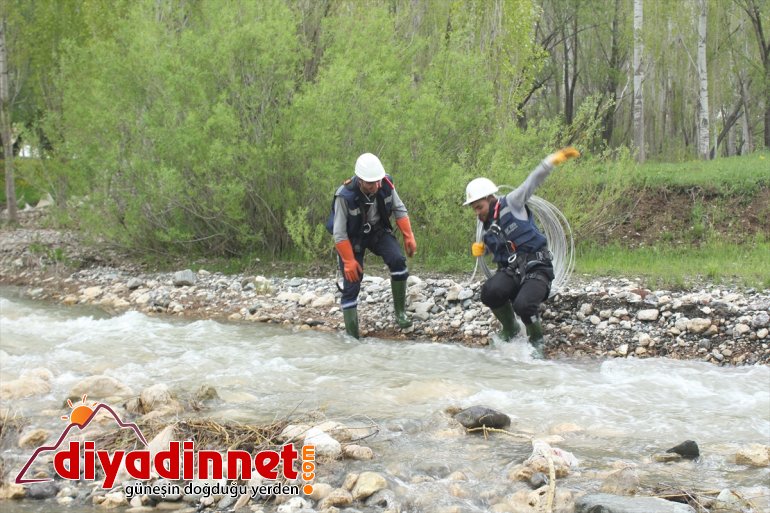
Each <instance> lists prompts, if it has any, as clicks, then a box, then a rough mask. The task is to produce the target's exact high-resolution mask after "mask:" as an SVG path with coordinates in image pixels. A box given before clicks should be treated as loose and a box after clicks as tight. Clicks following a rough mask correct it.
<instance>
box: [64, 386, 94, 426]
mask: <svg viewBox="0 0 770 513" xmlns="http://www.w3.org/2000/svg"><path fill="white" fill-rule="evenodd" d="M86 397H88V395H87V394H83V399H82V400H81V403H82V404H79V405H77V406H75V405H73V404H72V401H70V400H69V399H67V404H68V405H69V407H70V408H72V413H70V414H69V416H67V415H62V420H69V421H70V422H72V423H73V424H77V425H78V426H80V427H83V426H85V423H86V421H87V420H88V418H89V417H90V416H91V414H92V413H93V412H94V409H93V408H92V407H91V406H96V403H93V404H92V405H91V406H88V405H87V404H86Z"/></svg>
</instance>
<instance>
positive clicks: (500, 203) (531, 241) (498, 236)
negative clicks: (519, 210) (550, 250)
mask: <svg viewBox="0 0 770 513" xmlns="http://www.w3.org/2000/svg"><path fill="white" fill-rule="evenodd" d="M490 208H493V211H492V216H490V219H491V220H490V221H487V223H484V229H485V230H486V232H485V233H484V244H485V245H486V247H487V248H489V250H490V251H491V252H492V255H493V258H492V260H494V261H495V262H497V263H498V264H501V265H507V264H508V259H509V258H510V257H511V256H513V254H514V253H517V252H520V253H536V252H537V251H541V250H543V249H544V248H545V247H546V245H547V243H548V241H547V240H546V238H545V235H543V234H542V232H541V231H540V230H539V229H538V227H537V225H536V224H535V218H534V216H533V215H532V211H530V209H529V207H528V206H526V205H525V206H524V208H525V209H526V211H527V215H528V216H529V219H519V218H518V217H514V215H513V213H512V212H511V209H510V208H509V207H508V202H507V200H506V197H505V196H502V197H500V198H498V199H497V203H495V205H494V207H492V206H491V205H490Z"/></svg>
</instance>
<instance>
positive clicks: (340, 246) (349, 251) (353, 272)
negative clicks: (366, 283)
mask: <svg viewBox="0 0 770 513" xmlns="http://www.w3.org/2000/svg"><path fill="white" fill-rule="evenodd" d="M336 246H337V253H339V254H340V258H342V265H343V267H344V268H345V279H346V280H348V281H358V280H360V279H361V274H362V273H363V272H364V270H363V269H361V264H359V263H358V261H357V260H356V257H355V255H354V254H353V245H352V244H350V241H349V240H342V241H339V242H338V243H337V244H336Z"/></svg>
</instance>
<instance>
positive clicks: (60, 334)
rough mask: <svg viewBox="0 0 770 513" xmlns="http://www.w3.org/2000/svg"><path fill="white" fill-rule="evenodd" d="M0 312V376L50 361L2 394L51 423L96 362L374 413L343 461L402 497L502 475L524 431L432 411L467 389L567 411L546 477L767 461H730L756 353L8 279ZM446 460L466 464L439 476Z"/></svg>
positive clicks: (756, 391) (182, 381) (449, 466)
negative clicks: (464, 332) (319, 326)
mask: <svg viewBox="0 0 770 513" xmlns="http://www.w3.org/2000/svg"><path fill="white" fill-rule="evenodd" d="M0 314H1V318H0V349H1V350H2V351H0V370H1V372H2V378H1V379H2V380H4V381H7V380H12V379H15V378H17V377H19V376H20V375H21V374H22V373H23V372H24V371H25V370H29V369H34V368H38V367H44V368H46V369H48V370H50V371H51V373H52V374H53V376H54V378H53V380H52V390H51V392H50V393H48V394H46V395H44V396H36V397H31V398H25V399H21V400H17V401H12V404H9V402H8V401H4V404H3V405H2V406H3V408H8V407H10V408H11V409H12V410H14V411H17V412H19V413H20V414H21V415H23V416H25V417H29V419H30V422H31V424H32V425H34V426H37V427H43V428H46V429H49V430H50V431H51V432H52V433H58V432H59V431H60V430H61V429H62V427H63V426H64V423H63V421H62V420H61V419H60V416H61V415H66V413H67V408H62V401H63V399H64V398H66V397H67V395H68V392H69V390H70V389H71V388H72V386H73V385H75V384H76V383H78V382H79V381H80V380H82V379H83V378H84V377H86V376H89V375H94V374H107V375H109V376H113V377H115V378H117V379H118V380H120V381H121V382H123V383H125V384H126V385H128V386H130V387H131V388H132V389H133V390H134V391H135V392H137V393H138V392H139V391H140V390H142V389H143V388H144V387H147V386H150V385H153V384H156V383H165V384H166V385H168V386H169V387H170V388H171V389H172V390H176V391H186V392H191V391H194V390H196V389H197V388H198V387H199V386H200V385H201V384H202V383H206V384H210V385H212V386H214V387H215V388H216V390H217V392H218V393H219V395H220V397H221V398H222V399H223V401H222V402H221V405H220V406H218V407H217V408H218V409H217V410H213V411H212V410H209V411H206V412H205V414H206V415H207V416H212V417H215V418H218V419H233V420H238V421H242V422H249V423H258V422H263V421H264V422H269V421H273V420H275V419H277V418H284V417H286V416H289V415H291V414H293V413H296V412H307V411H310V410H315V409H320V410H322V411H323V413H324V414H325V416H326V417H327V418H329V419H334V420H339V421H341V422H350V421H355V422H358V423H361V422H367V423H368V422H374V423H376V424H377V425H378V426H379V428H380V430H379V434H378V435H377V436H375V437H373V438H370V439H367V440H366V441H365V442H364V443H365V444H366V445H369V446H370V447H372V448H373V449H374V451H375V454H376V458H375V459H374V460H373V461H366V462H347V460H346V463H345V464H346V465H347V467H345V469H344V471H360V470H365V469H370V470H376V471H380V472H382V473H383V474H386V475H388V476H389V478H390V480H391V489H394V490H395V491H396V493H397V495H398V496H400V497H401V499H402V500H403V501H404V504H406V505H407V509H408V508H412V510H414V511H433V510H438V509H436V508H442V507H448V506H455V507H460V509H461V510H462V511H485V510H486V509H487V508H488V503H487V502H485V501H486V498H489V497H491V496H497V495H505V494H506V493H508V492H509V491H510V487H511V482H510V481H509V480H508V479H507V477H506V475H507V471H508V470H509V469H510V468H511V465H512V464H515V463H520V462H521V461H522V460H523V459H525V458H526V457H527V456H528V455H529V454H530V452H531V445H530V444H529V443H528V442H525V441H522V440H521V439H519V438H515V437H507V436H505V435H496V436H493V437H491V438H490V439H489V440H485V439H484V438H483V437H481V436H457V435H456V434H453V433H454V432H453V431H452V430H451V429H450V424H449V423H448V422H447V420H446V416H445V415H444V414H443V411H444V410H445V409H447V408H448V407H468V406H472V405H478V404H482V405H486V406H489V407H492V408H495V409H497V410H499V411H502V412H504V413H506V414H508V415H509V416H510V417H511V418H512V420H513V423H512V425H511V427H510V430H511V431H515V432H523V433H530V434H534V435H548V434H549V432H551V431H552V430H553V429H558V428H559V426H564V425H566V424H570V425H575V426H578V427H579V428H580V430H579V431H574V432H569V433H564V434H562V436H563V440H562V441H559V442H558V443H555V445H557V446H558V447H560V448H562V449H564V450H567V451H570V452H571V453H572V454H573V455H574V456H575V457H576V458H578V460H579V461H580V465H579V469H580V470H578V471H576V472H574V473H573V474H572V475H571V476H570V477H569V478H567V480H565V481H561V480H560V481H559V483H560V486H569V487H572V488H575V489H583V490H588V491H596V490H597V488H598V486H599V485H600V484H601V475H602V472H607V471H609V470H612V469H613V468H616V467H617V462H628V463H631V464H634V465H639V466H640V467H642V466H643V468H644V472H643V481H644V482H645V483H647V484H652V483H656V482H657V483H671V484H675V485H677V486H679V487H681V488H687V487H688V486H689V487H693V488H697V489H701V490H703V489H717V490H718V489H721V488H724V487H731V488H735V487H737V486H740V487H757V486H767V485H768V483H769V482H770V470H769V469H767V468H760V469H757V468H750V467H746V466H744V465H736V464H735V463H734V460H735V457H734V456H735V452H736V450H737V448H738V447H739V446H742V445H747V444H750V443H762V444H770V368H768V367H764V366H763V367H738V368H733V367H717V366H714V365H712V364H707V363H702V362H693V361H674V360H667V359H645V360H637V359H633V358H629V359H614V360H607V361H604V362H577V361H564V360H562V361H535V360H532V359H531V358H530V357H529V356H528V354H527V350H526V346H525V344H524V341H523V339H522V340H521V341H515V342H513V343H511V344H507V345H505V346H503V347H498V348H467V347H461V346H457V345H450V344H438V343H418V342H414V343H410V342H393V341H387V340H379V339H365V340H362V341H353V340H351V339H348V338H347V337H344V336H342V335H341V334H338V333H320V332H315V331H300V330H292V329H287V328H284V327H277V326H271V325H263V324H235V323H233V324H228V323H221V322H215V321H195V322H189V321H179V320H173V319H170V318H166V317H148V316H146V315H143V314H140V313H136V312H128V313H124V314H122V315H119V316H116V317H110V316H107V315H106V314H103V313H100V312H99V311H96V310H91V309H85V308H79V307H74V308H72V307H71V308H65V307H61V306H58V305H51V304H45V303H39V302H30V301H27V300H24V299H21V298H20V297H18V295H17V294H15V292H14V290H13V289H3V290H0ZM364 322H365V320H364ZM41 412H43V413H41ZM52 412H53V413H52ZM684 440H695V441H696V442H697V443H698V445H699V446H700V451H701V455H702V456H701V458H700V459H698V460H696V461H694V462H680V463H675V464H664V463H650V456H651V455H652V454H654V453H656V452H664V451H665V450H666V449H668V448H670V447H672V446H674V445H676V444H678V443H680V442H682V441H684ZM11 453H12V454H5V455H4V457H8V456H15V458H16V459H17V460H18V459H19V458H21V457H26V456H25V454H26V453H25V452H24V451H22V450H20V449H13V450H11ZM331 465H337V466H339V465H342V463H339V462H336V463H334V464H331ZM456 471H461V472H463V473H464V474H465V475H466V476H467V478H468V479H467V480H464V481H460V482H457V481H452V480H451V479H448V477H449V476H450V475H451V474H452V473H454V472H456ZM340 472H342V473H343V474H344V472H343V471H342V470H340ZM319 474H322V472H321V469H320V468H319ZM340 476H342V474H340ZM340 478H341V477H340ZM330 479H331V478H330ZM331 484H333V485H339V484H340V483H339V482H331ZM6 505H8V503H6ZM13 508H17V509H9V510H7V511H30V510H35V511H46V508H45V507H43V506H34V505H29V503H27V504H26V505H14V506H13ZM35 508H38V509H35ZM70 510H73V511H74V509H73V508H70Z"/></svg>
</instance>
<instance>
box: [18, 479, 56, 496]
mask: <svg viewBox="0 0 770 513" xmlns="http://www.w3.org/2000/svg"><path fill="white" fill-rule="evenodd" d="M57 493H59V485H58V484H57V483H56V481H48V482H46V483H32V484H29V485H27V492H26V497H27V498H28V499H35V500H43V499H50V498H51V497H56V494H57Z"/></svg>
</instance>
